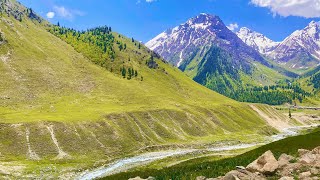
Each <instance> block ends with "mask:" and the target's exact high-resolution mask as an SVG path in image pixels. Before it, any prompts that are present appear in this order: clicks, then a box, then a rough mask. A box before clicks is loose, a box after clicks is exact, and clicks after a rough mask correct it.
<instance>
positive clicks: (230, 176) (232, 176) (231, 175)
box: [223, 171, 240, 180]
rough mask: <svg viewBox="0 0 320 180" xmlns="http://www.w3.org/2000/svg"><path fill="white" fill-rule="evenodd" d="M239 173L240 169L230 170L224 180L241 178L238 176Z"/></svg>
mask: <svg viewBox="0 0 320 180" xmlns="http://www.w3.org/2000/svg"><path fill="white" fill-rule="evenodd" d="M238 174H239V172H238V171H230V172H228V173H227V174H226V176H225V177H224V178H223V180H240V179H239V178H238V176H237V175H238Z"/></svg>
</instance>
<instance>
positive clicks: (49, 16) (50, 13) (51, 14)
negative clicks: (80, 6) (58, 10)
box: [46, 12, 56, 19]
mask: <svg viewBox="0 0 320 180" xmlns="http://www.w3.org/2000/svg"><path fill="white" fill-rule="evenodd" d="M55 15H56V14H55V13H54V12H48V13H47V14H46V16H47V18H48V19H52V18H54V16H55Z"/></svg>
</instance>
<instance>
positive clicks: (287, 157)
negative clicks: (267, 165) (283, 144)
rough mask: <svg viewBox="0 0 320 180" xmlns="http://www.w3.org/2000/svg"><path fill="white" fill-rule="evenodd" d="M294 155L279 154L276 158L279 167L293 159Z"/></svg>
mask: <svg viewBox="0 0 320 180" xmlns="http://www.w3.org/2000/svg"><path fill="white" fill-rule="evenodd" d="M293 159H294V157H293V156H290V155H287V154H281V156H280V157H279V159H278V163H279V168H282V167H284V166H286V165H288V164H289V163H290V161H291V160H293Z"/></svg>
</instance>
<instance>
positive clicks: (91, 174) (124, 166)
mask: <svg viewBox="0 0 320 180" xmlns="http://www.w3.org/2000/svg"><path fill="white" fill-rule="evenodd" d="M311 127H317V125H310V126H299V127H290V128H286V129H283V132H282V133H281V134H277V135H274V136H271V137H270V138H268V139H267V140H266V141H265V142H263V143H255V144H237V145H226V146H219V147H212V148H207V149H176V150H172V151H160V152H151V153H145V154H141V155H137V156H134V157H130V158H125V159H121V160H118V161H116V162H114V163H112V164H109V165H107V166H103V167H100V168H98V169H95V170H93V171H86V172H84V173H82V174H81V175H80V177H78V178H77V179H78V180H91V179H96V178H99V177H105V176H108V175H112V174H115V173H119V172H123V171H126V170H129V169H131V168H134V167H137V166H141V165H145V164H148V163H151V162H153V161H156V160H160V159H165V158H168V157H172V156H176V155H185V154H189V153H194V152H201V151H211V152H222V151H230V150H239V149H247V148H251V147H254V146H258V145H264V144H267V143H270V142H274V141H278V140H281V139H284V138H286V137H290V136H296V135H299V131H301V130H302V129H305V128H311Z"/></svg>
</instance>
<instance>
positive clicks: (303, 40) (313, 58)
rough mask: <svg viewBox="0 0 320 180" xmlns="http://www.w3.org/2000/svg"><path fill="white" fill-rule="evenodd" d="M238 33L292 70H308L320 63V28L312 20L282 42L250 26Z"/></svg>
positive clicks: (245, 40)
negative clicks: (255, 30) (251, 28)
mask: <svg viewBox="0 0 320 180" xmlns="http://www.w3.org/2000/svg"><path fill="white" fill-rule="evenodd" d="M237 35H238V37H239V38H240V39H242V40H243V42H245V43H246V44H247V45H249V46H251V47H253V48H254V49H255V50H257V51H259V52H260V53H261V54H264V55H266V56H267V57H268V58H270V59H272V60H273V61H275V62H277V63H278V64H281V65H284V66H286V67H287V68H290V69H292V70H308V69H310V68H314V67H316V66H318V65H320V28H319V23H318V22H315V21H312V22H310V23H309V25H308V26H307V27H305V28H304V29H302V30H297V31H295V32H293V33H292V34H291V35H290V36H288V37H287V38H285V39H284V40H283V41H282V42H274V41H272V40H270V39H268V38H267V37H266V36H264V35H262V34H260V33H257V32H254V31H252V30H250V29H248V28H241V29H240V31H239V32H237Z"/></svg>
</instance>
